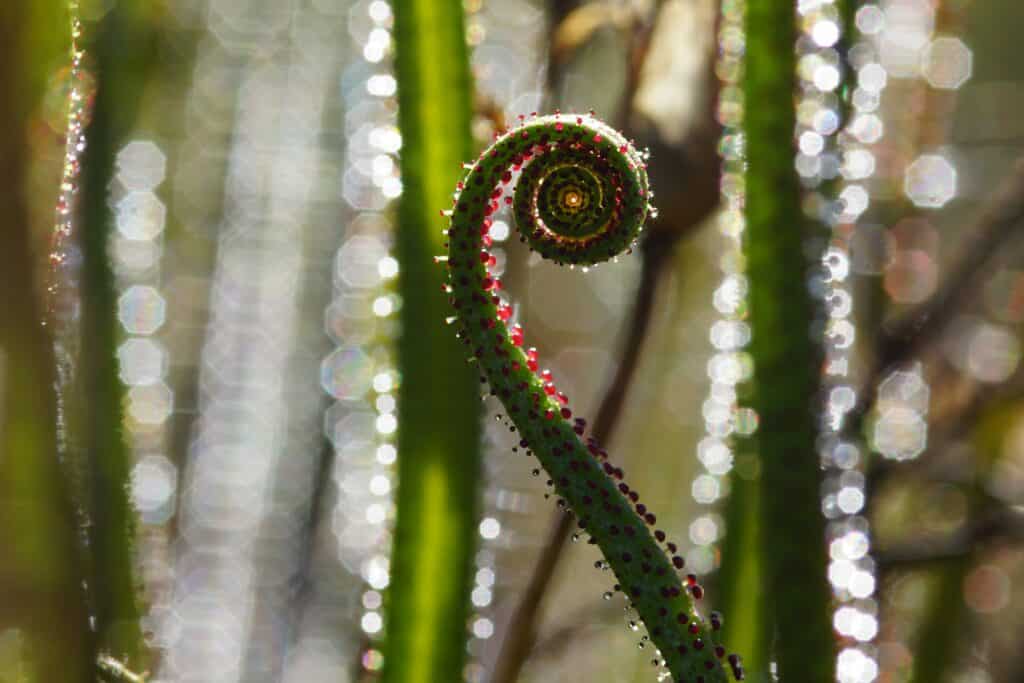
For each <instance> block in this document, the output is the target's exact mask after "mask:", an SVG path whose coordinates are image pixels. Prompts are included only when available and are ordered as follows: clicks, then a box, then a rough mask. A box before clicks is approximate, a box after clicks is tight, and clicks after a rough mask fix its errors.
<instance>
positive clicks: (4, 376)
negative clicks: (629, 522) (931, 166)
mask: <svg viewBox="0 0 1024 683" xmlns="http://www.w3.org/2000/svg"><path fill="white" fill-rule="evenodd" d="M64 12H65V8H64V6H63V4H61V3H56V2H47V1H40V2H33V3H25V2H5V3H0V101H3V102H4V106H3V107H0V123H2V126H0V128H2V130H3V131H4V132H3V134H2V135H0V160H2V162H0V220H2V221H4V225H3V227H2V228H0V292H3V293H4V304H3V306H2V307H0V556H2V558H3V560H2V561H0V637H2V638H3V639H4V640H6V641H8V642H14V643H15V649H16V650H17V652H16V653H15V659H16V660H17V661H15V662H13V663H12V662H11V661H10V660H9V659H7V661H5V662H3V663H2V664H3V666H4V670H0V676H2V677H4V678H5V679H6V678H8V676H11V677H13V678H14V680H18V681H19V682H21V681H24V682H25V683H52V682H54V681H61V682H62V683H64V682H66V683H78V682H81V683H86V682H88V681H92V680H94V678H95V643H94V641H93V634H92V632H91V631H90V629H89V621H88V617H89V615H88V613H87V610H86V607H85V601H84V592H83V590H82V587H81V581H82V572H81V564H80V558H79V554H78V550H79V542H78V537H77V533H76V515H75V512H74V509H73V506H72V505H71V503H70V500H69V497H68V491H67V488H66V486H65V480H64V473H63V472H62V469H61V467H60V465H59V462H58V455H57V433H56V407H55V405H56V403H55V394H54V382H55V376H54V368H55V363H54V357H53V342H52V340H51V339H50V337H49V335H47V334H46V331H45V329H44V328H43V327H42V321H43V317H42V311H41V307H40V305H39V299H38V298H37V287H36V284H37V282H38V279H37V274H36V273H35V272H34V271H35V268H34V265H35V264H36V263H37V262H40V260H41V259H39V258H38V256H39V255H38V254H34V253H33V251H32V242H33V237H34V236H33V232H32V229H31V225H30V223H29V217H28V209H27V205H26V204H27V202H26V197H25V194H24V193H25V188H26V178H27V175H28V166H29V149H28V144H27V139H26V137H27V134H28V131H29V125H28V124H29V118H30V117H31V116H32V115H33V114H34V113H35V109H36V107H37V106H38V104H39V102H40V100H41V98H42V96H43V91H44V88H45V87H46V82H47V79H48V78H49V77H50V75H51V74H52V73H53V71H54V70H55V69H56V68H58V67H59V65H60V64H61V63H62V62H63V61H64V60H66V57H65V54H66V53H63V52H61V50H60V49H59V48H57V46H55V45H54V44H53V36H54V35H60V36H61V37H62V39H64V40H66V39H67V36H66V34H63V35H62V34H60V28H62V27H64V26H66V25H67V20H66V17H65V14H64ZM65 46H66V44H65ZM64 63H66V62H64ZM57 195H58V188H57V187H56V185H55V186H54V188H53V196H52V199H53V201H56V199H57ZM8 667H13V668H14V669H15V670H14V671H11V670H9V669H8Z"/></svg>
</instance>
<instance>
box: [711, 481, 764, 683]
mask: <svg viewBox="0 0 1024 683" xmlns="http://www.w3.org/2000/svg"><path fill="white" fill-rule="evenodd" d="M729 482H730V484H729V498H728V501H727V502H726V509H725V528H726V531H727V533H726V535H725V539H724V541H723V542H722V564H721V568H720V569H719V570H718V577H717V580H716V584H715V586H716V592H715V593H716V599H717V604H719V605H721V609H722V612H724V613H725V614H728V615H729V618H728V619H726V620H725V623H724V625H723V626H722V637H723V639H724V640H725V641H726V642H728V643H729V646H730V647H732V648H734V649H735V650H736V651H737V652H742V653H743V666H744V668H745V669H746V670H747V678H748V679H750V680H751V681H752V682H755V683H761V682H762V681H768V680H769V678H768V650H767V647H766V642H765V639H764V637H763V636H762V633H761V629H762V628H764V622H765V615H764V613H763V609H764V604H763V601H761V600H751V599H750V596H752V595H757V594H758V593H760V590H761V586H760V585H759V584H760V581H761V571H762V564H763V562H764V558H762V557H761V552H760V549H761V521H760V517H761V501H760V497H761V483H760V481H759V480H758V479H757V478H755V477H752V476H750V474H748V473H745V472H744V473H742V474H741V473H740V472H738V471H737V470H736V469H735V468H734V469H733V471H732V472H731V474H730V477H729Z"/></svg>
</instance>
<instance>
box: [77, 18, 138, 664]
mask: <svg viewBox="0 0 1024 683" xmlns="http://www.w3.org/2000/svg"><path fill="white" fill-rule="evenodd" d="M148 11H150V10H145V9H143V7H142V5H141V4H140V2H137V1H128V0H123V1H122V2H120V3H118V5H117V6H116V7H114V8H113V9H111V10H110V12H108V13H107V15H106V16H105V17H104V18H103V19H102V20H101V21H100V22H99V23H97V24H96V25H94V26H93V27H92V28H91V31H90V33H91V34H92V35H91V36H90V37H91V40H90V44H89V47H88V48H87V50H88V52H89V53H91V55H92V57H93V60H94V62H95V65H96V67H95V69H96V78H97V82H98V90H97V93H96V97H95V104H94V109H93V118H92V123H91V124H90V126H89V128H88V129H87V131H86V140H87V144H88V147H87V151H86V155H85V161H84V165H83V173H82V229H81V246H82V257H83V261H82V290H83V296H82V328H81V329H82V346H81V358H80V369H79V378H78V382H79V397H80V399H79V400H80V405H79V406H78V425H77V430H78V432H79V434H80V444H81V446H82V448H83V451H84V452H85V454H86V456H85V457H86V458H87V467H88V475H87V476H88V477H89V484H88V487H87V488H88V490H89V491H90V494H91V496H90V497H91V500H90V501H89V502H88V503H87V504H86V507H87V510H88V516H89V520H90V527H89V538H90V548H91V559H92V564H93V567H92V569H93V571H92V573H93V576H92V578H91V585H92V593H93V601H94V604H95V610H96V630H97V633H98V637H99V644H100V647H101V648H102V649H103V650H104V651H106V652H108V653H109V654H111V655H112V656H115V657H117V658H119V659H121V660H122V662H123V664H124V665H125V666H127V667H128V668H130V669H135V668H142V667H143V666H144V665H145V661H144V656H145V651H146V645H145V643H144V641H143V638H142V630H141V626H140V624H139V617H140V608H139V603H138V595H137V584H136V581H135V578H134V576H133V564H134V560H133V545H134V535H135V511H134V509H133V506H132V503H131V499H130V497H129V485H130V479H131V469H132V464H133V463H132V453H131V449H130V448H129V447H128V444H127V443H126V442H125V435H124V431H123V427H122V425H123V421H124V415H123V409H122V404H123V401H124V387H123V386H122V384H121V381H120V379H119V372H118V363H117V359H116V352H117V346H118V343H119V341H120V337H121V335H120V329H119V325H118V321H117V291H116V283H115V281H114V274H113V271H112V269H111V264H110V260H109V257H108V253H109V251H108V242H109V239H110V235H111V233H112V232H113V229H114V217H113V215H112V212H111V208H110V203H109V202H110V198H109V188H110V185H111V183H112V181H113V177H114V160H115V157H116V155H117V151H118V150H119V149H120V148H121V147H122V146H123V145H124V144H125V143H126V142H127V141H128V139H129V136H130V135H131V133H132V130H133V127H134V125H135V123H136V117H137V113H138V110H139V104H140V101H141V98H142V93H143V92H144V90H145V86H146V84H147V73H148V71H149V67H150V65H151V64H152V62H153V59H154V57H155V49H154V35H153V31H152V29H151V28H150V24H149V17H147V16H146V12H148Z"/></svg>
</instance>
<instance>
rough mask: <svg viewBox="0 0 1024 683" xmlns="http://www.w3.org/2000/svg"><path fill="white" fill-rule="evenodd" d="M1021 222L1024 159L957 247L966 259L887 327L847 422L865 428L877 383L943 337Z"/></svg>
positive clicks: (881, 336) (1023, 210)
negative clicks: (987, 266) (984, 270)
mask: <svg viewBox="0 0 1024 683" xmlns="http://www.w3.org/2000/svg"><path fill="white" fill-rule="evenodd" d="M1021 220H1024V158H1022V159H1019V160H1018V161H1017V163H1016V164H1015V167H1014V172H1013V174H1012V175H1011V176H1010V177H1009V178H1008V179H1007V180H1006V181H1005V182H1004V183H1003V185H1002V186H1001V187H1000V188H999V189H998V190H997V191H996V192H995V194H994V195H993V196H992V197H991V198H990V199H989V200H988V203H987V204H986V206H985V208H984V210H983V211H982V213H981V215H980V216H979V218H978V219H977V221H976V222H975V226H974V228H973V229H971V230H970V231H969V233H968V234H970V235H971V237H970V238H969V242H968V244H966V245H964V246H962V247H961V248H960V249H959V251H960V253H962V254H964V256H963V257H962V258H961V259H960V260H959V262H958V263H957V264H956V265H955V266H954V267H953V269H952V270H951V272H950V274H949V276H948V277H947V278H946V279H945V282H944V283H943V284H942V286H941V287H940V288H939V289H938V291H936V292H935V294H933V295H932V296H931V298H929V299H928V300H927V301H925V302H924V303H922V304H920V305H919V306H917V307H916V308H914V309H913V310H911V311H909V312H907V313H905V314H904V315H902V316H901V317H900V318H898V319H897V320H895V321H894V322H892V323H889V324H887V325H884V326H883V330H882V332H881V334H880V335H879V341H878V344H877V347H876V349H877V351H876V358H875V362H874V365H873V366H872V369H871V371H870V372H869V373H868V375H867V379H866V381H865V384H864V387H863V389H862V390H861V391H860V392H859V395H860V401H859V403H858V404H857V406H856V407H855V408H854V409H853V410H852V411H851V412H850V414H849V415H848V417H847V420H848V421H849V424H851V425H852V426H854V427H855V428H859V427H860V426H861V424H862V421H863V419H864V416H865V415H866V414H867V412H868V410H870V408H871V406H872V405H873V404H874V402H875V398H876V393H877V390H878V384H879V382H880V381H881V379H882V378H883V377H884V376H885V374H886V373H887V372H888V371H889V370H890V369H892V368H894V367H897V366H899V365H901V364H903V363H905V362H907V361H908V360H910V359H911V358H913V357H914V356H915V355H917V354H919V353H920V352H921V351H922V349H923V348H924V347H925V345H926V344H928V343H930V342H931V341H932V340H935V339H938V338H939V337H940V336H941V334H942V333H943V332H944V331H945V330H946V328H947V326H948V325H949V323H950V322H951V321H952V320H953V318H954V316H955V314H956V313H957V312H958V311H959V310H960V309H961V308H962V306H963V304H964V302H965V301H966V300H967V299H968V297H969V296H970V295H971V294H972V293H973V292H974V291H975V289H976V286H977V280H978V278H979V276H980V274H981V273H982V270H983V268H984V267H985V265H986V264H988V263H989V262H990V261H991V260H992V259H993V257H994V256H995V255H996V254H997V252H998V251H999V249H1000V248H1001V247H1002V246H1003V245H1004V244H1005V243H1006V242H1007V240H1008V239H1009V238H1010V237H1011V236H1013V235H1014V234H1016V233H1017V230H1018V228H1019V225H1018V224H1019V223H1020V222H1021Z"/></svg>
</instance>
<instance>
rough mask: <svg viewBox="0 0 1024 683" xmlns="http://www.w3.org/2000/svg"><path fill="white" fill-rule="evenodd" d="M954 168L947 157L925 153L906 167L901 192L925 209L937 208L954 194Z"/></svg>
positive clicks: (955, 182)
mask: <svg viewBox="0 0 1024 683" xmlns="http://www.w3.org/2000/svg"><path fill="white" fill-rule="evenodd" d="M956 187H957V177H956V168H954V167H953V164H952V163H950V161H949V159H947V158H946V157H944V156H940V155H938V154H925V155H922V156H920V157H918V158H917V159H916V160H915V161H914V163H912V164H910V166H908V167H907V171H906V173H905V174H904V176H903V192H904V193H905V194H906V195H907V197H908V198H909V199H910V201H912V202H913V203H914V205H915V206H919V207H921V208H925V209H938V208H941V207H943V206H945V205H946V203H947V202H948V201H949V200H951V199H952V198H953V197H955V196H956Z"/></svg>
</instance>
